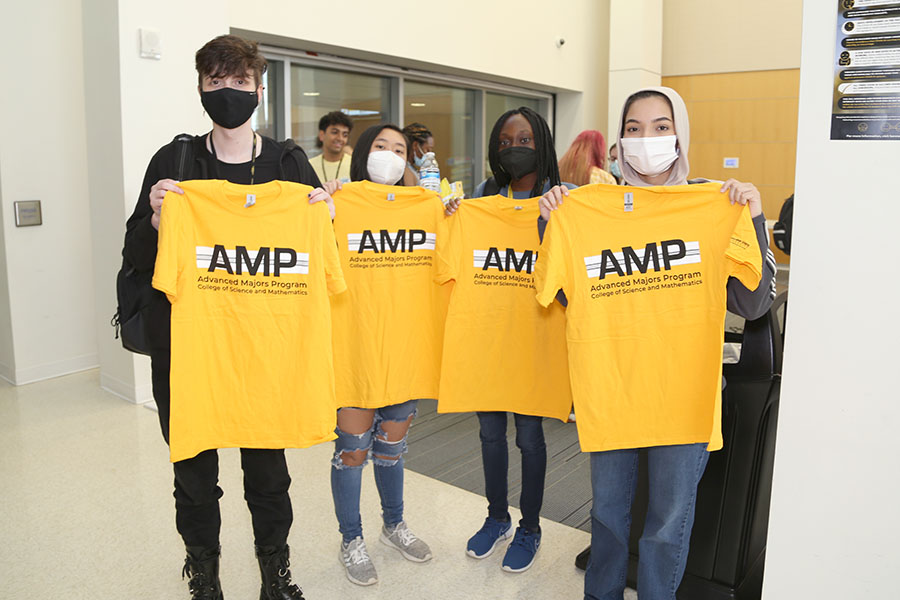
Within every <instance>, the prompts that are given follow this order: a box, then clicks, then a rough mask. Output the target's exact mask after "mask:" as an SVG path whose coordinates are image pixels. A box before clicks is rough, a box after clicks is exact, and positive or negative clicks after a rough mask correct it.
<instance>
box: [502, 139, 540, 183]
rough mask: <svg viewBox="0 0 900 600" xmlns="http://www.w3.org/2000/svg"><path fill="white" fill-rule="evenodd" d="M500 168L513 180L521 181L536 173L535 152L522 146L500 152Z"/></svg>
mask: <svg viewBox="0 0 900 600" xmlns="http://www.w3.org/2000/svg"><path fill="white" fill-rule="evenodd" d="M500 166H501V167H503V170H504V171H506V172H507V173H509V176H510V177H512V178H513V179H514V180H518V179H522V178H523V177H525V176H526V175H528V174H529V173H534V172H535V171H537V151H536V150H535V149H534V148H527V147H524V146H514V147H512V148H507V149H506V150H501V151H500Z"/></svg>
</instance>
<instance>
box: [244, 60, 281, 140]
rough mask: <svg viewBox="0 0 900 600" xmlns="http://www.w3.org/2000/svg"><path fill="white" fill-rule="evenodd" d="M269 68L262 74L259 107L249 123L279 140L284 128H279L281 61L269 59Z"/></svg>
mask: <svg viewBox="0 0 900 600" xmlns="http://www.w3.org/2000/svg"><path fill="white" fill-rule="evenodd" d="M268 62H269V68H268V69H266V72H265V73H263V76H262V84H263V97H262V102H261V103H260V105H259V108H257V109H256V112H254V113H253V120H252V121H251V125H252V126H253V129H255V130H256V131H258V132H259V133H260V134H261V135H265V136H268V137H270V138H273V139H276V140H281V139H284V137H285V136H284V129H283V128H279V125H280V124H281V121H282V115H281V111H282V110H283V109H282V107H283V106H284V84H283V82H282V79H283V77H282V72H283V71H282V70H283V68H284V65H283V63H282V62H281V61H280V60H269V61H268Z"/></svg>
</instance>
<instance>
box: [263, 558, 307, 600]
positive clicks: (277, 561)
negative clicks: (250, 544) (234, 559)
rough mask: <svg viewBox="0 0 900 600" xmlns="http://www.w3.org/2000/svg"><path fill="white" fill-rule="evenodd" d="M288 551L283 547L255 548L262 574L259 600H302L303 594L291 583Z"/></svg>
mask: <svg viewBox="0 0 900 600" xmlns="http://www.w3.org/2000/svg"><path fill="white" fill-rule="evenodd" d="M289 553H290V549H289V548H288V547H287V545H284V546H257V547H256V558H257V559H258V560H259V572H260V574H262V587H261V588H260V590H259V600H303V592H302V591H300V588H299V587H298V586H297V585H296V584H294V583H291V569H290V566H291V562H290V560H289Z"/></svg>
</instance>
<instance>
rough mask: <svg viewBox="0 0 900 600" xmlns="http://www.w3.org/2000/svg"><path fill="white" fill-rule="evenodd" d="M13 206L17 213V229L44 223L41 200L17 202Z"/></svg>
mask: <svg viewBox="0 0 900 600" xmlns="http://www.w3.org/2000/svg"><path fill="white" fill-rule="evenodd" d="M13 205H14V206H15V211H16V227H32V226H34V225H40V224H41V223H43V220H42V219H41V201H40V200H17V201H16V202H13Z"/></svg>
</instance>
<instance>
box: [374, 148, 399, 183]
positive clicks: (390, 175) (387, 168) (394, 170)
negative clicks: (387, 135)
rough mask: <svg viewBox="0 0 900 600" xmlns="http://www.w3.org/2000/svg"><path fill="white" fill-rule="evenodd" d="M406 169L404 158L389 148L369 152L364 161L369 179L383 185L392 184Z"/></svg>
mask: <svg viewBox="0 0 900 600" xmlns="http://www.w3.org/2000/svg"><path fill="white" fill-rule="evenodd" d="M405 169H406V160H405V159H404V158H403V157H402V156H400V155H399V154H397V153H396V152H391V151H390V150H376V151H375V152H369V159H368V160H367V161H366V170H367V171H368V172H369V180H370V181H374V182H375V183H383V184H385V185H394V184H395V183H397V182H398V181H400V178H401V177H403V171H404V170H405Z"/></svg>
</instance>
